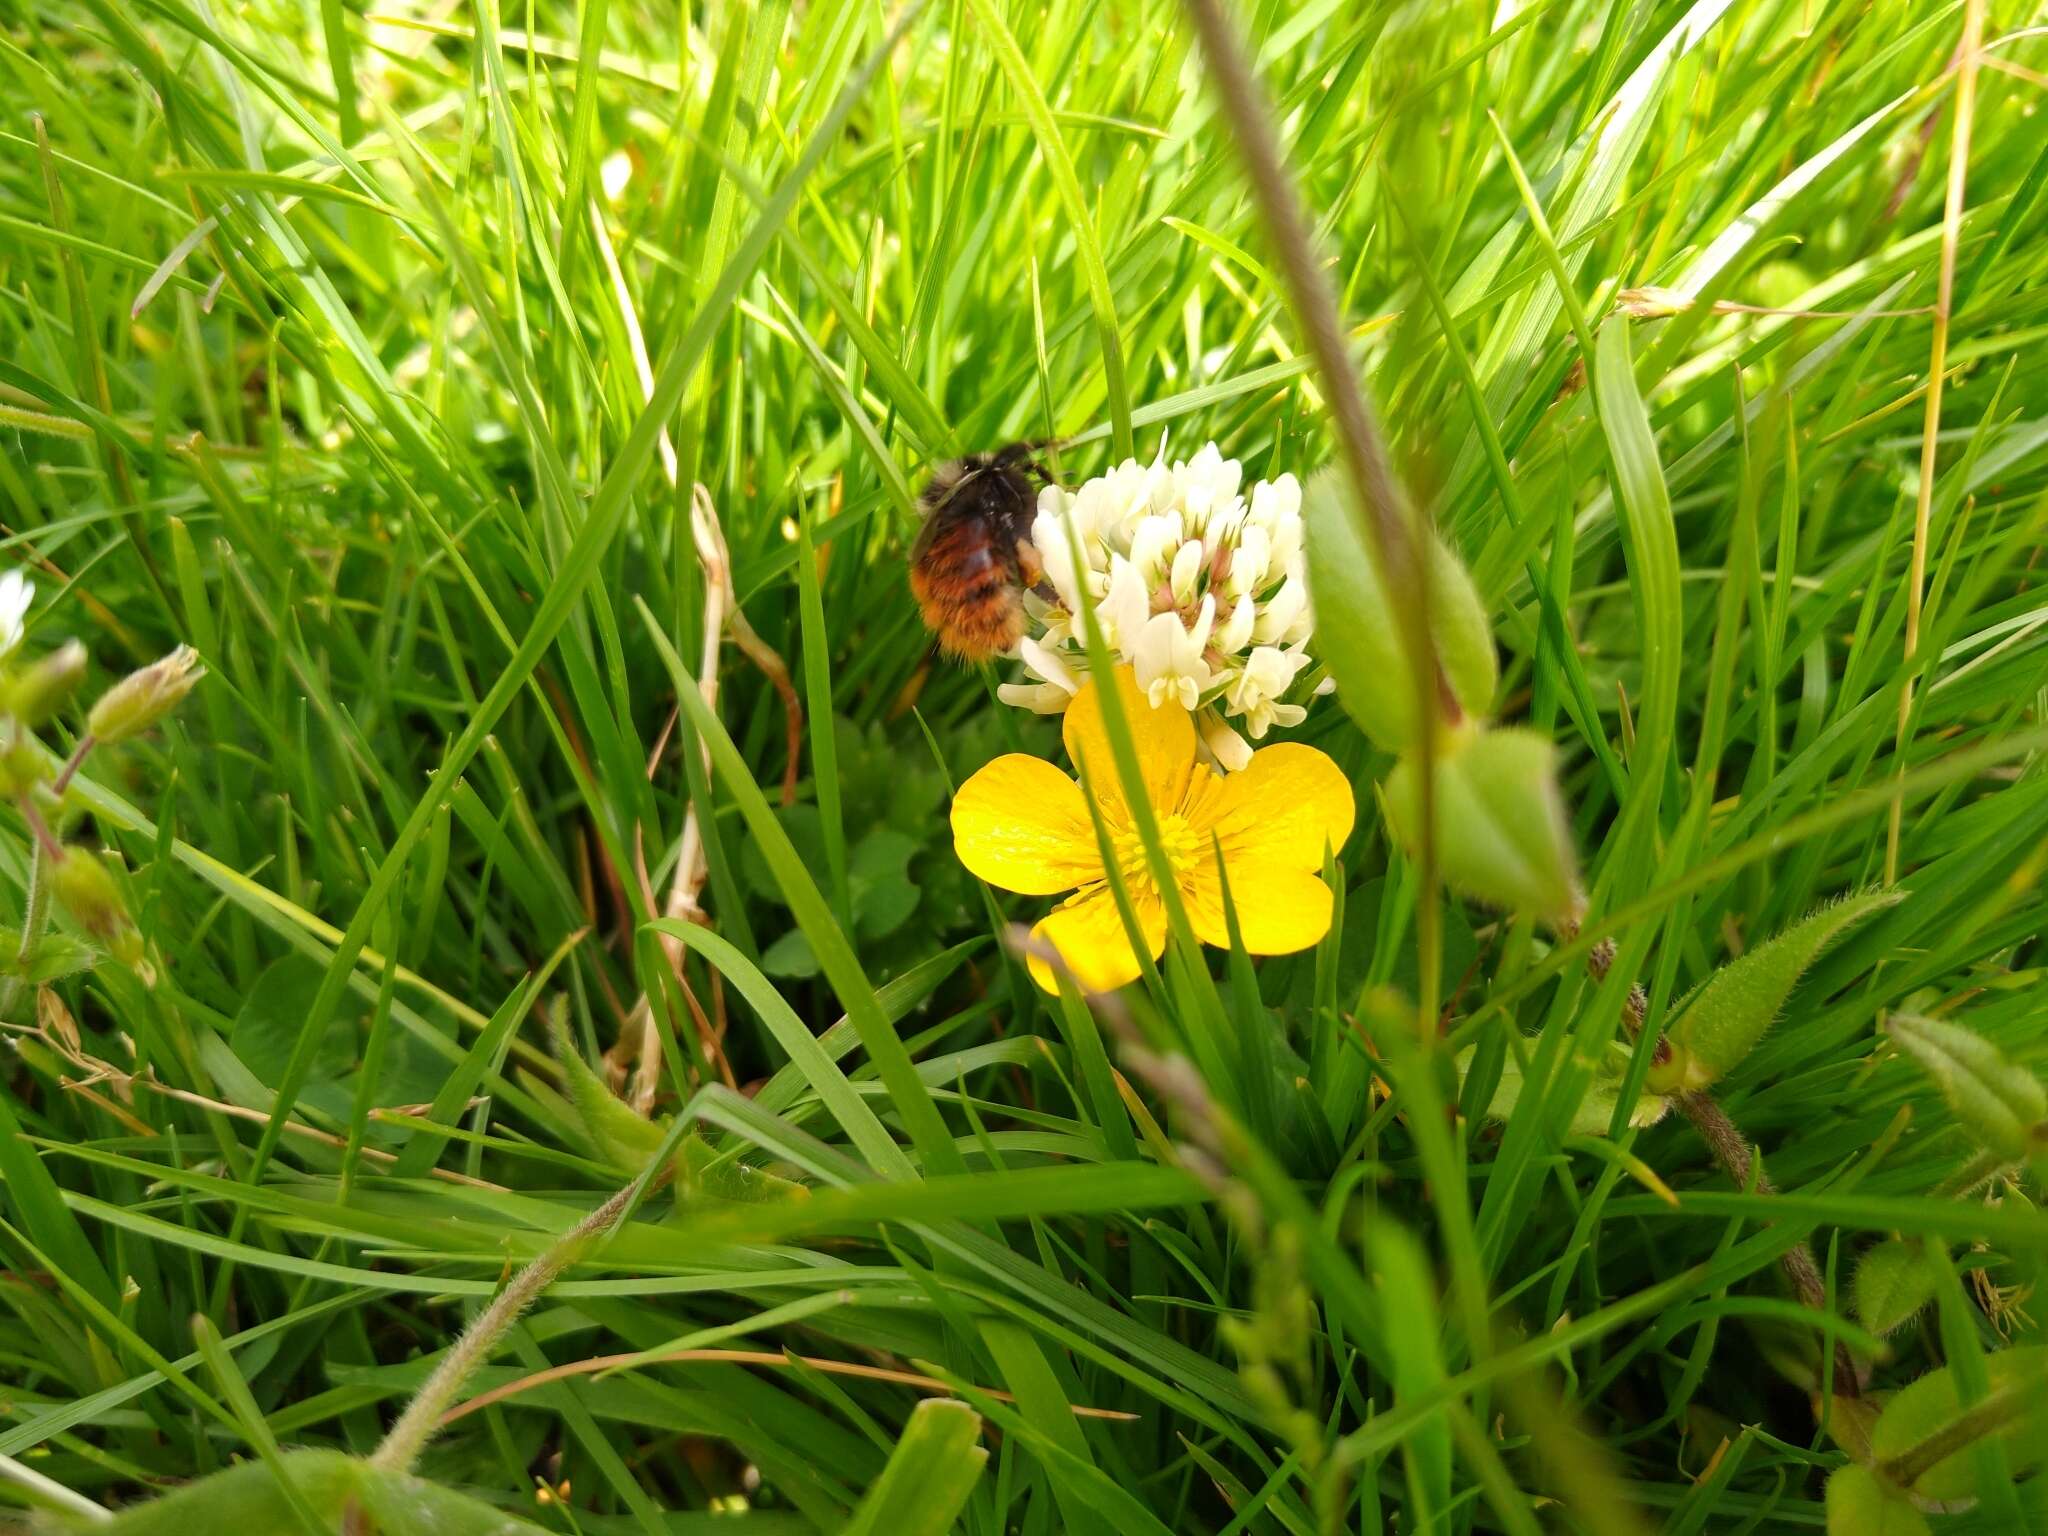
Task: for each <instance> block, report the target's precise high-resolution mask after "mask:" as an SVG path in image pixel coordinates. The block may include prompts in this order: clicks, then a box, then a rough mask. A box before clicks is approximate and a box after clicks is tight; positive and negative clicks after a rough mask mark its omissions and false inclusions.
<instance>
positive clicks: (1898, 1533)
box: [1827, 1464, 1928, 1536]
mask: <svg viewBox="0 0 2048 1536" xmlns="http://www.w3.org/2000/svg"><path fill="white" fill-rule="evenodd" d="M1827 1509H1828V1536H1926V1533H1927V1530H1928V1525H1927V1517H1926V1516H1925V1515H1923V1514H1921V1513H1920V1511H1919V1510H1917V1509H1915V1508H1914V1507H1913V1506H1912V1505H1911V1504H1909V1503H1907V1502H1906V1501H1905V1500H1904V1499H1902V1498H1900V1497H1899V1496H1898V1495H1897V1494H1895V1493H1892V1492H1889V1491H1888V1490H1887V1489H1886V1488H1885V1486H1884V1484H1883V1483H1881V1482H1879V1481H1878V1478H1877V1474H1876V1473H1875V1472H1872V1471H1871V1470H1870V1469H1869V1468H1868V1467H1859V1466H1855V1465H1853V1464H1852V1465H1850V1466H1846V1467H1838V1468H1836V1470H1835V1473H1834V1475H1833V1476H1831V1477H1830V1478H1829V1479H1828V1492H1827Z"/></svg>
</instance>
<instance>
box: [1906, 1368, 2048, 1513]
mask: <svg viewBox="0 0 2048 1536" xmlns="http://www.w3.org/2000/svg"><path fill="white" fill-rule="evenodd" d="M1984 1368H1985V1373H1986V1375H1987V1376H1988V1377H1989V1379H1990V1396H1991V1397H1993V1398H1999V1399H2002V1400H2005V1399H2007V1394H2013V1395H2014V1396H2013V1398H2012V1399H2010V1400H2011V1401H2012V1405H2013V1411H2012V1412H2011V1413H2010V1414H2006V1415H2001V1416H2000V1423H1999V1425H1998V1426H1997V1429H1996V1432H1997V1433H1998V1435H1999V1436H2000V1438H2001V1439H2003V1440H2004V1442H2005V1451H2006V1456H2007V1457H2008V1464H2009V1465H2010V1466H2011V1468H2012V1470H2013V1472H2014V1473H2015V1474H2016V1475H2019V1474H2024V1473H2027V1472H2030V1471H2032V1470H2033V1469H2034V1468H2036V1467H2039V1466H2040V1465H2042V1463H2043V1462H2044V1461H2048V1345H2043V1344H2028V1345H2018V1346H2015V1347H2014V1348H2011V1349H2003V1350H2000V1351H1999V1352H1998V1353H1997V1354H1994V1355H1989V1356H1987V1357H1986V1358H1985V1360H1984ZM1988 1400H1989V1399H1980V1401H1988ZM1968 1411H1969V1410H1968V1409H1967V1408H1966V1407H1965V1406H1964V1405H1963V1402H1962V1398H1961V1394H1960V1393H1959V1392H1958V1390H1957V1384H1956V1377H1955V1368H1954V1367H1953V1366H1943V1367H1942V1368H1941V1369H1940V1370H1938V1371H1929V1372H1928V1373H1927V1374H1926V1375H1925V1376H1922V1377H1921V1378H1920V1379H1919V1380H1918V1381H1915V1382H1912V1383H1910V1384H1909V1385H1907V1386H1905V1387H1903V1388H1901V1389H1900V1390H1899V1392H1898V1393H1897V1394H1896V1395H1895V1396H1894V1397H1893V1398H1892V1400H1891V1401H1890V1402H1888V1403H1886V1404H1885V1407H1884V1412H1883V1413H1882V1414H1880V1415H1879V1416H1878V1420H1877V1424H1876V1426H1875V1427H1874V1428H1873V1429H1872V1430H1871V1432H1870V1451H1871V1455H1872V1456H1873V1457H1875V1458H1876V1459H1877V1460H1878V1461H1880V1462H1883V1461H1890V1460H1892V1459H1894V1458H1896V1457H1899V1456H1902V1455H1904V1454H1905V1453H1906V1452H1908V1451H1910V1450H1912V1449H1913V1448H1914V1447H1915V1446H1917V1445H1920V1444H1922V1443H1923V1442H1925V1441H1926V1440H1927V1439H1928V1438H1929V1437H1930V1436H1932V1435H1935V1434H1938V1433H1940V1432H1941V1431H1943V1430H1945V1429H1947V1428H1948V1427H1949V1426H1950V1425H1951V1424H1953V1423H1955V1421H1956V1420H1957V1419H1958V1418H1960V1417H1961V1416H1962V1415H1963V1414H1965V1413H1966V1412H1968ZM1912 1491H1913V1494H1914V1496H1915V1497H1916V1498H1920V1499H1926V1500H1930V1501H1932V1502H1934V1503H1937V1504H1942V1505H1946V1506H1950V1507H1953V1508H1964V1507H1967V1505H1968V1503H1969V1502H1971V1501H1973V1500H1974V1497H1975V1495H1976V1491H1977V1471H1976V1468H1975V1467H1974V1466H1973V1465H1971V1455H1970V1447H1969V1446H1967V1445H1965V1446H1963V1447H1962V1448H1961V1449H1959V1450H1957V1451H1956V1452H1955V1453H1954V1454H1953V1455H1950V1456H1947V1457H1944V1458H1943V1459H1942V1460H1940V1461H1937V1462H1936V1463H1935V1464H1934V1465H1933V1466H1931V1467H1929V1468H1928V1469H1927V1470H1926V1471H1925V1472H1923V1473H1921V1474H1920V1475H1919V1476H1918V1477H1916V1478H1915V1479H1914V1480H1913V1487H1912Z"/></svg>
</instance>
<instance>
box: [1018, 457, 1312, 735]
mask: <svg viewBox="0 0 2048 1536" xmlns="http://www.w3.org/2000/svg"><path fill="white" fill-rule="evenodd" d="M1031 541H1032V543H1033V544H1034V545H1035V546H1036V547H1037V549H1038V554H1039V558H1040V560H1041V561H1042V562H1043V563H1044V566H1045V585H1044V586H1042V587H1041V588H1039V590H1038V591H1037V592H1036V593H1034V594H1032V595H1030V596H1029V597H1027V598H1026V601H1025V612H1026V615H1027V616H1028V617H1029V619H1030V621H1031V624H1032V627H1033V634H1032V636H1031V637H1030V638H1027V639H1026V640H1025V641H1024V643H1023V645H1022V646H1021V647H1020V648H1019V656H1020V659H1021V660H1022V662H1023V668H1024V670H1023V675H1022V677H1021V678H1020V679H1019V680H1018V681H1016V682H1013V683H1005V684H1003V685H1002V686H1001V687H1000V688H999V689H998V690H997V692H998V696H999V697H1001V698H1002V699H1003V700H1004V701H1005V702H1006V703H1010V704H1014V705H1017V706H1018V707H1020V708H1024V709H1032V710H1036V711H1038V712H1039V713H1041V714H1051V713H1057V712H1058V711H1060V710H1062V709H1064V708H1065V707H1066V701H1067V700H1068V699H1070V698H1072V697H1073V696H1074V694H1075V693H1076V692H1077V691H1078V689H1079V686H1080V684H1081V683H1082V682H1084V681H1085V680H1086V678H1087V675H1088V668H1089V663H1088V654H1087V647H1086V645H1085V643H1084V641H1083V637H1082V635H1081V633H1080V632H1079V631H1080V620H1079V617H1078V615H1079V612H1080V607H1081V602H1082V597H1083V594H1084V591H1085V594H1086V596H1087V598H1088V600H1089V601H1091V602H1092V603H1093V604H1094V605H1095V617H1096V622H1097V624H1098V625H1099V626H1100V628H1101V630H1102V636H1103V639H1104V641H1105V642H1106V644H1107V645H1108V647H1109V651H1110V653H1111V655H1112V656H1113V657H1114V658H1115V660H1116V663H1117V664H1118V665H1120V666H1129V667H1131V668H1132V670H1133V672H1134V673H1135V675H1136V678H1137V683H1138V687H1139V690H1140V691H1141V692H1142V693H1143V694H1144V695H1145V697H1146V698H1147V699H1148V700H1150V701H1151V703H1152V704H1153V706H1154V707H1155V708H1156V707H1157V706H1158V705H1160V704H1163V703H1164V702H1165V701H1166V700H1168V699H1172V700H1174V701H1175V702H1176V703H1179V704H1181V705H1183V706H1185V707H1186V708H1188V709H1190V710H1193V711H1195V714H1196V725H1197V727H1198V730H1199V733H1200V740H1201V743H1202V750H1203V752H1204V754H1205V755H1206V756H1207V757H1208V758H1209V759H1210V760H1211V761H1212V762H1214V763H1216V764H1217V765H1218V766H1220V767H1222V768H1224V769H1225V770H1232V771H1234V770H1235V769H1238V768H1241V767H1243V766H1244V764H1245V763H1247V762H1249V761H1250V759H1251V751H1252V749H1251V746H1250V745H1249V743H1248V742H1247V740H1246V737H1247V736H1249V737H1250V738H1251V739H1252V740H1258V739H1260V738H1262V737H1264V736H1265V735H1266V734H1267V732H1269V731H1270V730H1272V728H1273V727H1274V726H1276V725H1277V726H1281V727H1286V726H1291V725H1297V724H1299V723H1300V722H1301V720H1302V718H1303V716H1304V715H1305V713H1306V711H1305V709H1304V707H1303V704H1301V703H1288V702H1286V700H1285V697H1284V695H1285V694H1286V693H1287V692H1288V691H1289V690H1290V689H1293V688H1294V686H1295V684H1296V682H1297V680H1298V679H1299V677H1300V676H1301V674H1302V672H1303V671H1304V670H1305V669H1307V668H1308V667H1309V666H1310V665H1311V660H1310V657H1309V654H1308V644H1309V642H1310V640H1311V639H1312V638H1313V635H1314V632H1315V616H1314V614H1313V612H1312V611H1311V608H1310V605H1309V599H1308V581H1307V576H1306V573H1305V571H1304V569H1303V555H1302V531H1301V485H1300V483H1299V482H1298V481H1297V480H1296V479H1295V478H1294V476H1292V475H1281V476H1280V477H1279V478H1278V479H1275V480H1271V481H1265V480H1262V481H1259V482H1258V483H1257V484H1255V485H1253V486H1251V487H1250V488H1249V489H1248V490H1247V488H1246V486H1245V483H1244V468H1243V466H1242V465H1241V464H1239V463H1238V462H1237V461H1236V460H1235V459H1226V458H1225V457H1224V456H1223V453H1222V450H1221V449H1219V448H1218V447H1217V446H1216V445H1215V444H1214V443H1209V444H1205V445H1204V446H1203V447H1202V449H1201V450H1200V451H1199V452H1198V453H1196V454H1195V455H1194V457H1193V458H1191V459H1187V460H1183V461H1177V462H1171V463H1170V462H1168V461H1167V459H1166V456H1165V453H1164V451H1163V449H1162V451H1161V453H1160V455H1159V456H1158V457H1157V458H1155V459H1154V460H1153V461H1152V462H1151V463H1149V464H1140V463H1138V462H1137V461H1136V460H1135V459H1126V460H1125V461H1124V462H1123V463H1121V464H1119V465H1117V466H1116V467H1115V468H1113V469H1111V470H1109V471H1108V472H1107V473H1104V474H1101V475H1098V476H1096V477H1095V478H1094V479H1092V480H1089V481H1087V482H1086V483H1085V484H1083V485H1081V486H1080V487H1078V488H1077V489H1075V490H1072V491H1068V490H1064V489H1062V488H1061V487H1059V486H1048V487H1047V488H1046V489H1045V490H1044V491H1042V492H1041V493H1040V494H1039V498H1038V513H1037V518H1036V520H1035V522H1034V523H1033V525H1032V532H1031ZM1077 548H1078V551H1079V562H1078V564H1077V562H1076V559H1075V552H1076V549H1077Z"/></svg>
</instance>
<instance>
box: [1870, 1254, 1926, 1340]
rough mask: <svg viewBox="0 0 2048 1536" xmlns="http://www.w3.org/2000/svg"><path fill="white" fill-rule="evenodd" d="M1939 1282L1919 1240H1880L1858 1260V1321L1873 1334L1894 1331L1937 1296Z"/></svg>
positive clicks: (1909, 1320)
mask: <svg viewBox="0 0 2048 1536" xmlns="http://www.w3.org/2000/svg"><path fill="white" fill-rule="evenodd" d="M1939 1284H1940V1277H1939V1275H1938V1274H1937V1273H1936V1272H1935V1270H1934V1267H1933V1266H1932V1265H1931V1264H1929V1263H1928V1262H1927V1258H1926V1255H1924V1254H1923V1253H1922V1252H1921V1251H1920V1245H1919V1243H1917V1242H1913V1241H1908V1240H1907V1239H1905V1238H1897V1237H1895V1238H1891V1239H1889V1240H1888V1241H1886V1242H1882V1243H1879V1244H1878V1245H1877V1246H1876V1247H1875V1248H1872V1249H1871V1250H1870V1251H1869V1252H1867V1253H1865V1254H1864V1255H1863V1257H1862V1258H1860V1259H1858V1260H1857V1261H1856V1320H1857V1321H1858V1322H1860V1323H1862V1324H1863V1326H1864V1327H1866V1328H1868V1329H1869V1330H1870V1331H1871V1332H1872V1333H1892V1332H1894V1331H1896V1330H1897V1329H1899V1328H1902V1327H1904V1326H1905V1325H1906V1324H1907V1323H1909V1322H1911V1321H1912V1319H1913V1318H1914V1317H1915V1316H1916V1315H1917V1314H1918V1313H1919V1311H1920V1309H1921V1308H1922V1307H1924V1306H1926V1305H1927V1303H1928V1302H1930V1301H1932V1300H1933V1299H1934V1292H1935V1288H1936V1286H1937V1285H1939Z"/></svg>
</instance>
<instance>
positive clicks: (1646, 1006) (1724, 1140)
mask: <svg viewBox="0 0 2048 1536" xmlns="http://www.w3.org/2000/svg"><path fill="white" fill-rule="evenodd" d="M1578 927H1579V925H1578V923H1577V922H1576V921H1569V922H1566V923H1562V924H1560V925H1559V929H1558V931H1559V936H1560V937H1562V938H1564V939H1566V940H1567V941H1569V940H1570V939H1572V938H1573V937H1575V936H1576V935H1577V933H1578ZM1614 957H1615V944H1614V940H1613V939H1602V940H1601V941H1600V942H1599V943H1598V944H1596V945H1594V946H1593V948H1592V950H1591V952H1590V953H1588V954H1587V956H1586V970H1587V971H1588V972H1589V973H1590V974H1591V975H1592V977H1593V979H1594V980H1595V981H1605V980H1606V979H1607V973H1608V972H1609V971H1610V970H1612V969H1613V968H1614ZM1649 1012H1650V999H1649V995H1648V994H1647V993H1646V992H1644V991H1643V987H1642V983H1640V982H1637V983H1634V984H1632V985H1631V986H1630V987H1629V989H1628V997H1627V998H1626V1000H1624V1001H1623V1003H1622V1005H1621V1020H1622V1024H1623V1026H1624V1027H1625V1028H1626V1029H1627V1030H1628V1034H1629V1038H1630V1039H1631V1040H1633V1039H1635V1038H1637V1037H1638V1036H1640V1035H1641V1034H1642V1032H1643V1022H1644V1020H1645V1019H1647V1018H1648V1017H1649ZM1657 1044H1658V1045H1659V1046H1661V1044H1662V1042H1661V1041H1660V1042H1657ZM1672 1102H1673V1103H1674V1104H1676V1105H1677V1106H1678V1111H1679V1113H1680V1114H1682V1115H1684V1116H1685V1118H1686V1119H1687V1120H1688V1121H1690V1122H1691V1124H1692V1128H1693V1129H1694V1130H1695V1131H1697V1132H1699V1135H1700V1140H1702V1141H1704V1142H1705V1143H1706V1144H1707V1150H1708V1151H1709V1152H1711V1153H1713V1154H1714V1161H1715V1162H1717V1163H1719V1164H1720V1165H1721V1169H1722V1171H1723V1172H1724V1173H1726V1174H1727V1175H1728V1177H1729V1178H1731V1179H1733V1180H1734V1181H1735V1187H1736V1188H1737V1189H1752V1190H1754V1191H1755V1193H1757V1194H1759V1195H1775V1194H1776V1193H1777V1192H1778V1190H1777V1186H1776V1185H1774V1184H1772V1183H1771V1179H1770V1175H1769V1174H1767V1173H1765V1172H1764V1171H1763V1169H1761V1168H1759V1167H1757V1166H1756V1165H1755V1162H1754V1160H1753V1159H1752V1158H1751V1156H1750V1150H1749V1138H1748V1137H1746V1136H1744V1135H1743V1134H1742V1130H1741V1128H1740V1127H1739V1126H1737V1125H1736V1123H1735V1121H1734V1120H1733V1119H1732V1118H1730V1116H1729V1114H1728V1111H1727V1110H1725V1109H1723V1108H1722V1107H1721V1105H1720V1103H1719V1101H1717V1100H1716V1099H1715V1098H1714V1096H1713V1095H1712V1094H1710V1093H1708V1092H1707V1091H1706V1090H1705V1089H1703V1088H1702V1089H1688V1090H1686V1091H1684V1092H1682V1093H1677V1094H1674V1095H1672ZM1987 1177H1988V1175H1987ZM1778 1265H1779V1267H1780V1268H1781V1269H1783V1270H1784V1272H1785V1278H1786V1280H1788V1281H1789V1282H1790V1283H1791V1286H1792V1293H1793V1295H1795V1296H1797V1297H1798V1298H1799V1302H1800V1305H1802V1306H1806V1307H1811V1308H1812V1309H1813V1310H1814V1311H1816V1312H1825V1311H1827V1309H1828V1287H1827V1282H1826V1280H1824V1279H1823V1278H1822V1276H1821V1272H1820V1265H1819V1264H1818V1263H1817V1262H1816V1261H1815V1259H1814V1257H1813V1249H1812V1247H1811V1246H1810V1245H1809V1244H1808V1243H1807V1241H1806V1239H1805V1238H1801V1239H1800V1240H1799V1241H1798V1242H1796V1243H1794V1244H1793V1245H1792V1246H1791V1247H1790V1248H1788V1249H1786V1250H1785V1252H1784V1255H1783V1256H1782V1257H1781V1258H1780V1259H1779V1260H1778ZM1860 1389H1861V1382H1860V1380H1859V1379H1858V1377H1857V1375H1856V1369H1855V1362H1854V1361H1853V1360H1851V1359H1850V1357H1849V1351H1848V1349H1847V1347H1846V1346H1845V1345H1843V1344H1841V1343H1839V1342H1838V1343H1837V1344H1836V1345H1835V1390H1836V1392H1837V1393H1839V1394H1840V1395H1842V1396H1845V1397H1854V1396H1857V1395H1858V1393H1859V1391H1860Z"/></svg>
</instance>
